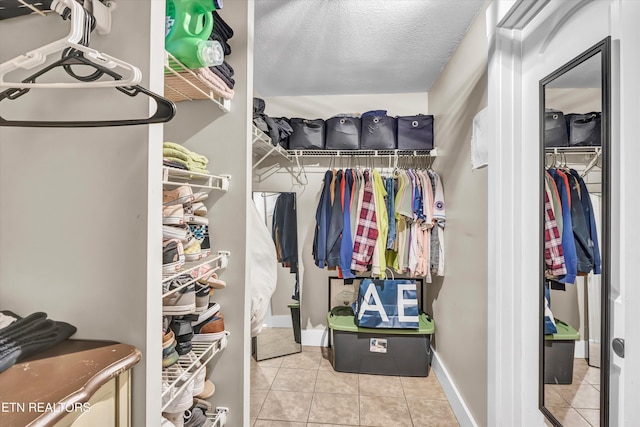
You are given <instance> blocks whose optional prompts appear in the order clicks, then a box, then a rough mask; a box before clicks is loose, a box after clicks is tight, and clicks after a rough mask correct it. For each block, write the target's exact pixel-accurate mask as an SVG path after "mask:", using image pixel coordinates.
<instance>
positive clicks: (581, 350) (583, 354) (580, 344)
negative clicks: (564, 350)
mask: <svg viewBox="0 0 640 427" xmlns="http://www.w3.org/2000/svg"><path fill="white" fill-rule="evenodd" d="M588 355H589V341H586V340H580V341H576V346H575V348H574V350H573V357H574V358H576V359H586V358H587V357H588Z"/></svg>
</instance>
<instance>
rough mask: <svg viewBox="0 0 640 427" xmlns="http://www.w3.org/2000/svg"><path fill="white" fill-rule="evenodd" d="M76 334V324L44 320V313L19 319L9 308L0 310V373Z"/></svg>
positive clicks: (45, 315)
mask: <svg viewBox="0 0 640 427" xmlns="http://www.w3.org/2000/svg"><path fill="white" fill-rule="evenodd" d="M75 333H76V327H75V326H73V325H70V324H68V323H65V322H56V321H54V320H51V319H47V313H43V312H36V313H33V314H30V315H29V316H27V317H25V318H22V317H20V316H18V315H17V314H15V313H13V312H11V311H8V310H3V311H0V372H3V371H5V370H7V369H9V368H10V367H11V366H13V365H14V364H15V363H17V362H20V361H21V360H24V359H26V358H27V357H29V356H31V355H33V354H37V353H41V352H43V351H45V350H48V349H49V348H51V347H53V346H54V345H56V344H58V343H60V342H62V341H64V340H66V339H67V338H69V337H70V336H72V335H73V334H75Z"/></svg>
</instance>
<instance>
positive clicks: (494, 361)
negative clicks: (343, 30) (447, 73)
mask: <svg viewBox="0 0 640 427" xmlns="http://www.w3.org/2000/svg"><path fill="white" fill-rule="evenodd" d="M577 3H578V2H577V1H575V0H569V1H566V0H565V1H561V0H551V1H550V2H548V4H546V5H545V7H544V8H543V9H541V11H540V13H539V15H538V16H537V17H535V18H534V19H532V20H530V21H529V24H528V25H526V26H524V27H523V29H522V30H512V29H505V28H497V27H496V23H497V22H499V21H500V20H501V19H502V18H503V17H504V16H505V14H506V10H505V7H507V9H508V6H511V5H512V4H513V2H506V1H495V2H494V4H492V6H491V7H490V8H489V9H488V11H487V22H488V25H487V28H488V37H489V46H490V51H489V63H488V73H489V79H488V97H489V116H490V118H491V122H492V123H493V127H492V129H491V131H492V132H493V134H492V137H491V138H489V139H490V141H491V144H492V145H491V146H490V150H489V171H488V175H489V176H488V181H489V182H488V185H489V194H488V197H489V198H488V205H489V215H488V217H489V220H488V224H487V226H488V229H489V230H490V233H489V241H488V248H487V249H488V262H489V266H488V267H489V268H488V284H489V289H488V301H487V304H488V327H489V331H490V333H489V342H488V367H487V368H488V372H487V377H488V386H487V394H488V398H487V401H488V420H487V423H488V425H490V426H514V425H518V426H542V425H543V423H544V417H543V415H542V413H541V412H540V411H539V410H538V408H537V406H538V405H537V388H538V385H537V381H538V356H537V355H538V349H537V340H536V339H535V338H534V339H533V341H534V344H532V343H531V342H527V340H529V339H530V338H531V337H529V338H527V335H528V334H530V332H531V331H532V330H533V329H534V328H536V327H537V326H533V325H532V321H533V322H535V323H536V325H537V317H536V318H535V319H534V320H532V316H536V314H535V313H537V308H538V299H537V297H535V298H533V300H531V295H532V294H531V292H532V291H531V290H530V289H527V288H526V287H525V286H522V284H523V283H528V282H527V281H530V280H531V279H530V277H527V275H528V274H530V273H531V271H532V269H531V265H529V264H532V263H531V262H526V260H527V257H528V256H530V255H531V254H532V253H538V252H537V246H538V245H539V243H538V239H537V238H533V240H532V239H531V238H530V237H531V230H530V229H528V227H530V226H527V224H530V223H531V222H530V220H531V215H530V214H529V213H527V209H525V208H526V206H527V203H526V200H524V199H523V196H522V193H523V190H527V191H528V190H529V189H530V182H529V181H528V180H526V179H524V178H523V177H524V175H525V174H526V170H530V169H531V166H530V165H532V164H535V166H536V167H537V156H536V159H535V160H532V158H531V157H530V154H531V147H528V146H526V144H525V142H526V141H527V140H529V141H530V140H531V136H530V135H523V133H522V128H523V126H522V124H523V123H522V121H523V117H524V115H525V113H526V114H528V113H529V112H530V111H531V107H530V106H527V108H524V107H525V106H524V100H525V99H533V95H532V91H533V90H536V91H537V88H531V87H529V86H531V85H528V86H527V87H526V88H524V89H523V85H522V76H523V73H525V72H527V71H528V70H523V69H522V64H523V58H524V55H525V54H527V53H526V48H529V47H530V45H532V44H531V43H530V44H529V46H527V39H526V37H527V36H529V35H530V34H532V32H533V31H534V29H535V28H536V27H538V26H539V25H541V23H545V24H547V30H548V26H551V27H554V26H555V27H558V22H559V21H560V20H563V22H564V23H566V22H569V21H571V20H572V18H571V17H572V16H574V15H575V18H576V19H578V16H577V15H578V14H580V13H583V9H588V8H590V7H591V6H593V7H601V6H602V4H603V3H602V2H584V5H583V6H584V7H583V8H582V9H576V4H577ZM596 3H599V5H600V6H597V5H596ZM518 4H524V2H516V5H518ZM608 4H610V5H611V7H610V14H609V16H608V19H609V26H610V28H611V29H612V31H611V35H612V38H613V39H614V40H613V46H614V52H612V54H613V56H612V58H615V55H616V52H615V46H616V39H618V40H620V52H619V58H620V59H619V61H620V62H619V65H618V66H616V62H615V61H613V62H612V68H613V76H612V83H613V84H614V85H615V83H614V82H615V81H616V80H618V81H619V84H620V85H621V86H620V87H623V88H624V90H618V92H617V93H618V94H619V96H617V99H616V88H615V87H614V88H613V91H612V104H613V105H612V111H614V112H615V111H618V116H619V117H616V118H614V126H613V127H614V128H615V126H618V130H617V131H616V130H613V132H612V141H613V142H614V143H616V141H617V143H618V144H619V146H618V147H617V148H616V150H619V151H618V152H617V153H614V156H616V155H617V156H619V165H618V166H619V168H618V169H619V170H618V171H617V172H616V173H617V174H618V177H617V178H614V179H613V180H612V184H613V186H614V190H613V192H612V193H613V194H612V202H613V203H612V206H613V212H612V217H611V218H612V249H613V251H612V265H611V269H612V276H611V278H612V282H618V283H619V284H620V288H621V289H622V290H623V291H622V292H623V293H624V299H625V302H626V304H627V305H628V306H629V307H635V306H636V304H637V303H638V302H640V286H636V283H637V278H636V277H637V275H638V271H637V267H636V266H637V265H639V264H640V249H639V248H640V227H639V226H638V221H637V217H638V213H639V212H640V192H639V191H637V185H638V182H640V168H639V167H638V162H640V144H638V141H637V139H638V137H637V134H638V129H637V122H638V117H640V107H639V103H638V96H639V95H638V94H640V81H639V80H638V78H637V76H638V75H640V46H638V40H640V26H638V24H637V22H638V19H640V2H637V1H635V0H610V2H608ZM570 9H573V10H571V11H570ZM618 10H619V13H618V12H617V11H618ZM569 11H570V12H569ZM562 25H563V24H561V25H560V27H562ZM560 27H558V28H560ZM559 31H562V29H561V28H560V29H559ZM602 38H604V37H602ZM541 41H543V40H541ZM597 41H599V40H597ZM594 44H595V43H594ZM523 46H525V48H523ZM538 46H540V43H539V44H538ZM588 47H589V46H587V48H588ZM565 48H566V49H565V50H566V51H568V52H570V51H572V46H568V47H567V46H565ZM549 49H550V48H547V51H548V52H551V51H550V50H549ZM582 50H586V49H580V50H578V51H577V54H579V53H580V52H581V51H582ZM539 53H540V52H539V50H538V51H536V52H535V54H539ZM545 53H547V52H545ZM528 54H529V55H533V52H528ZM567 55H568V56H567V61H569V60H570V59H572V58H573V57H574V56H575V55H571V54H569V53H568V54H567ZM529 58H531V56H530V57H529ZM545 58H546V55H544V56H543V55H540V57H539V61H540V63H544V61H545ZM567 61H565V62H567ZM556 65H557V66H556ZM560 65H562V63H559V64H550V63H546V64H544V67H547V68H549V69H550V71H552V70H554V69H556V68H557V67H558V66H560ZM523 90H524V91H525V92H524V93H523ZM536 93H537V92H536ZM616 103H617V105H616ZM536 108H537V107H536ZM527 110H528V111H527ZM614 114H615V113H614ZM615 120H618V121H619V122H618V123H616V121H615ZM616 132H617V133H618V135H617V136H616ZM536 152H537V151H536ZM614 165H615V163H614V164H613V165H612V166H614ZM612 169H613V168H612ZM616 186H617V187H618V188H615V187H616ZM531 195H532V194H529V196H531ZM533 197H535V194H533ZM616 202H617V203H616ZM535 217H537V214H536V215H535ZM527 221H529V222H527ZM533 223H534V224H537V220H534V222H533ZM535 227H536V228H537V225H536V226H535ZM523 242H532V243H531V244H529V243H527V244H523ZM536 259H537V258H536ZM533 264H534V265H533V269H534V270H536V271H537V262H534V263H533ZM535 274H537V273H535ZM626 284H628V285H627V286H625V285H626ZM614 286H615V285H614ZM621 314H622V316H620V317H619V318H618V319H614V328H615V322H618V323H620V322H622V323H623V324H624V326H626V328H624V333H625V340H626V357H625V361H624V363H625V365H624V369H625V372H624V375H622V376H621V377H619V381H620V383H621V384H620V385H619V386H618V385H616V384H612V388H613V387H618V389H619V390H620V391H621V392H620V395H619V398H618V399H616V400H617V401H616V402H613V401H612V403H611V405H612V407H611V410H612V412H614V411H616V412H618V413H619V415H620V417H621V418H622V419H620V420H615V421H616V422H617V425H621V426H622V425H640V405H636V404H634V403H633V401H632V400H630V399H631V396H634V397H637V396H639V395H640V382H638V381H637V380H636V381H632V379H634V378H635V379H637V378H640V345H638V344H637V343H639V342H640V328H637V327H635V325H637V324H638V323H639V322H640V310H629V309H627V310H626V311H625V312H624V313H621ZM632 335H633V336H632ZM614 336H615V329H614ZM612 397H613V396H612ZM625 397H626V400H627V402H626V403H627V404H626V405H625ZM614 405H615V409H614V407H613V406H614ZM612 425H614V424H612Z"/></svg>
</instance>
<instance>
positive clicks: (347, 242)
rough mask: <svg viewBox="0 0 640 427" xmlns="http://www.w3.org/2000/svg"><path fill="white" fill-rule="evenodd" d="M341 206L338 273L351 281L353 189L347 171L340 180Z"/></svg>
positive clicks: (348, 170)
mask: <svg viewBox="0 0 640 427" xmlns="http://www.w3.org/2000/svg"><path fill="white" fill-rule="evenodd" d="M342 184H343V185H342V187H343V188H344V193H343V194H342V199H343V201H344V204H343V230H342V240H341V243H340V271H341V273H342V278H343V279H353V278H354V277H356V276H355V274H353V273H352V272H351V259H352V257H353V241H352V240H351V209H349V207H350V205H351V190H352V188H353V173H352V170H351V169H347V170H346V171H345V173H344V177H343V179H342Z"/></svg>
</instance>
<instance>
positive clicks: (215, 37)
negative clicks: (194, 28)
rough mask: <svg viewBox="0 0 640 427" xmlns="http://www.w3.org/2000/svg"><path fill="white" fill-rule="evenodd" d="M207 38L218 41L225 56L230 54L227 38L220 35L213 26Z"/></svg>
mask: <svg viewBox="0 0 640 427" xmlns="http://www.w3.org/2000/svg"><path fill="white" fill-rule="evenodd" d="M209 40H213V41H217V42H218V43H220V45H221V46H222V50H223V51H224V55H225V56H228V55H231V46H229V43H227V40H226V39H225V38H224V37H223V36H221V35H220V34H219V33H218V31H217V30H216V29H215V28H214V29H213V31H212V32H211V35H210V36H209Z"/></svg>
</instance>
